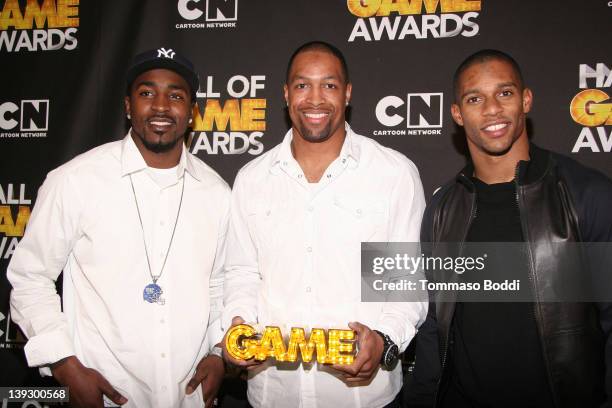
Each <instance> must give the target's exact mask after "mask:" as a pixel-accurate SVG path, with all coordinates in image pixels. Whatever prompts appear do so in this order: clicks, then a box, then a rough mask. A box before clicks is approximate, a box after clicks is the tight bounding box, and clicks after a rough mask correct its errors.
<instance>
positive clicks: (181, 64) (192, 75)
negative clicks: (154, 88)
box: [126, 48, 200, 102]
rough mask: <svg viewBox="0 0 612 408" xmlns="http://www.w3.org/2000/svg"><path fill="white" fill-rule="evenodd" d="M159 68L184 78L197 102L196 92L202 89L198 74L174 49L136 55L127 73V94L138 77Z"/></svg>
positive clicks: (193, 98)
mask: <svg viewBox="0 0 612 408" xmlns="http://www.w3.org/2000/svg"><path fill="white" fill-rule="evenodd" d="M158 68H162V69H169V70H171V71H174V72H176V73H177V74H179V75H180V76H182V77H183V79H185V81H187V84H189V87H190V88H191V100H192V102H193V101H195V98H196V92H197V90H198V89H199V87H200V80H199V78H198V74H197V73H196V72H195V69H194V68H193V64H192V63H191V61H189V60H188V59H187V58H185V57H184V56H182V55H181V54H179V53H177V52H176V51H175V50H174V49H173V48H157V49H152V50H148V51H145V52H142V53H140V54H138V55H136V56H135V57H134V59H133V60H132V66H131V67H130V69H128V72H127V78H126V85H127V88H126V90H127V94H128V95H129V94H130V88H131V87H132V82H134V80H135V79H136V77H138V75H140V74H142V73H143V72H146V71H150V70H152V69H158Z"/></svg>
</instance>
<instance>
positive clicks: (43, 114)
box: [0, 99, 49, 138]
mask: <svg viewBox="0 0 612 408" xmlns="http://www.w3.org/2000/svg"><path fill="white" fill-rule="evenodd" d="M47 130H49V99H24V100H22V101H18V102H17V103H15V102H3V103H0V138H14V137H21V138H32V137H47Z"/></svg>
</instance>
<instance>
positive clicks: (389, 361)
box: [385, 344, 399, 367]
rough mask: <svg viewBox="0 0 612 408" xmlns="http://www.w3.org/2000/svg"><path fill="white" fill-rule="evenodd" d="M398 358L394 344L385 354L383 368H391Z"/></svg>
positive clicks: (397, 350) (397, 351)
mask: <svg viewBox="0 0 612 408" xmlns="http://www.w3.org/2000/svg"><path fill="white" fill-rule="evenodd" d="M398 357H399V348H398V347H397V345H396V344H393V345H391V347H389V349H388V350H387V354H385V366H386V367H391V366H392V365H393V364H395V362H396V361H397V358H398Z"/></svg>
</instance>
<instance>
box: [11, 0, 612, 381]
mask: <svg viewBox="0 0 612 408" xmlns="http://www.w3.org/2000/svg"><path fill="white" fill-rule="evenodd" d="M611 21H612V1H609V0H587V1H583V0H580V1H579V0H565V1H559V0H557V1H553V0H538V1H524V0H523V1H522V0H395V1H393V0H348V1H342V0H292V1H288V0H265V1H264V0H259V1H255V0H148V1H138V0H133V1H127V0H122V1H94V0H90V1H87V0H0V61H1V66H2V71H1V72H2V74H1V76H0V168H1V171H0V367H2V369H1V370H0V385H3V386H6V385H22V384H34V383H35V382H36V381H38V379H39V377H38V373H37V371H36V370H29V369H27V367H26V364H25V359H24V357H23V350H22V349H23V345H24V342H25V339H24V338H23V336H22V334H21V333H20V332H19V329H18V328H17V327H16V326H15V325H14V324H13V323H12V321H11V315H10V311H9V291H10V288H9V284H8V282H7V280H6V267H7V265H8V263H9V261H10V259H11V255H12V254H13V252H14V250H15V247H16V246H17V245H18V243H19V240H20V239H21V237H22V236H23V234H24V231H25V229H26V228H27V222H28V219H29V216H30V213H31V211H32V208H33V206H34V204H35V202H36V194H37V190H38V188H39V187H40V185H41V184H42V182H43V180H44V178H45V176H46V174H47V173H48V172H49V171H50V170H52V169H53V168H55V167H57V166H58V165H60V164H62V163H63V162H65V161H67V160H69V159H71V158H73V157H74V156H75V155H77V154H80V153H82V152H84V151H86V150H88V149H90V148H92V147H94V146H97V145H99V144H102V143H105V142H109V141H113V140H117V139H120V138H122V137H123V136H124V135H125V132H126V130H127V124H126V122H125V115H124V112H123V97H124V95H125V79H124V78H125V72H126V69H127V67H128V65H129V61H130V60H131V58H132V57H133V55H135V54H136V53H138V52H140V51H142V50H144V49H149V48H160V47H164V48H172V49H175V50H178V51H180V52H181V53H183V54H185V55H187V56H188V57H190V58H191V59H192V61H193V62H194V63H195V65H196V67H197V70H198V72H199V75H200V78H201V89H200V92H199V93H198V96H197V99H198V100H197V102H198V112H197V115H195V119H196V120H195V121H194V129H193V133H192V134H191V136H190V147H189V149H190V150H191V152H193V153H194V154H196V155H197V156H198V157H200V158H202V159H203V160H204V161H205V162H207V163H208V164H210V165H211V166H212V167H213V168H214V169H215V170H217V171H218V172H219V173H220V174H221V175H222V176H223V177H224V178H225V179H226V180H227V181H228V182H229V183H230V184H231V183H232V182H233V180H234V177H235V175H236V173H237V171H238V169H239V168H240V167H241V166H243V165H244V164H245V163H247V162H248V161H249V160H252V159H254V158H256V157H257V156H259V155H261V154H262V153H263V152H265V151H267V150H269V149H270V148H272V147H273V146H275V145H276V144H277V143H279V142H280V141H281V139H282V137H283V135H284V134H285V132H286V130H287V129H288V127H289V124H288V122H287V115H286V112H285V104H284V101H283V98H282V86H283V82H284V76H285V70H286V65H287V60H288V58H289V56H290V55H291V53H292V51H293V50H294V49H295V48H297V47H298V46H299V45H300V44H302V43H304V42H307V41H311V40H324V41H327V42H330V43H332V44H334V45H336V46H337V47H338V48H340V49H341V50H342V51H343V52H344V53H345V55H346V58H347V61H348V65H349V70H350V75H351V79H352V82H353V98H352V101H351V105H350V107H349V116H348V117H349V122H350V124H351V126H352V127H353V129H355V130H356V131H357V132H358V133H361V134H363V135H366V136H369V137H372V138H374V139H376V140H377V141H379V142H380V143H382V144H383V145H386V146H390V147H392V148H394V149H396V150H399V151H400V152H402V153H404V154H405V155H407V156H408V157H409V158H410V159H412V160H413V161H414V162H415V164H416V165H417V166H418V168H419V170H420V173H421V177H422V180H423V184H424V186H425V190H426V194H427V196H430V195H431V193H432V192H433V191H434V190H435V188H437V187H438V186H439V185H440V184H442V183H443V182H444V181H445V180H448V179H449V178H451V177H452V176H453V175H454V174H455V173H456V172H457V171H458V170H459V169H460V168H461V167H462V166H463V165H464V163H465V160H466V158H465V141H464V135H463V134H462V132H461V129H460V128H458V127H457V126H455V125H454V123H453V122H452V119H451V117H450V113H449V107H450V104H451V102H452V94H451V88H452V84H451V78H452V74H453V71H454V69H455V68H456V66H457V65H458V64H459V63H460V62H461V61H462V60H463V58H465V57H466V56H467V55H468V54H471V53H472V52H475V51H477V50H479V49H482V48H497V49H500V50H503V51H506V52H508V53H510V54H511V55H513V56H514V57H515V58H516V59H517V61H518V62H519V64H520V65H521V66H522V69H523V73H524V76H525V80H526V83H527V85H528V86H529V87H531V88H532V90H533V93H534V107H533V110H532V112H531V113H530V115H529V118H530V119H529V121H528V128H529V133H530V137H531V139H532V140H533V141H534V142H535V143H536V144H539V145H540V146H542V147H545V148H549V149H552V150H555V151H557V152H560V153H562V154H565V155H568V156H571V157H572V158H575V159H576V160H578V161H580V162H582V163H585V164H587V165H589V166H591V167H594V168H597V169H599V170H600V171H602V172H603V173H605V174H606V175H608V176H610V177H612V115H611V107H612V104H611V102H610V94H611V92H612V89H611V85H612V74H611V71H610V69H611V68H612V61H611V59H612V58H611V53H610V51H611V48H610V38H612V24H610V23H611ZM108 255H109V256H113V254H112V253H109V254H108Z"/></svg>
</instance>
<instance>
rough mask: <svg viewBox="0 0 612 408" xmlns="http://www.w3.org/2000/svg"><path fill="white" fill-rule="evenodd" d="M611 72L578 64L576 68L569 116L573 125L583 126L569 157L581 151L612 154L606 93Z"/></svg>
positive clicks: (611, 120)
mask: <svg viewBox="0 0 612 408" xmlns="http://www.w3.org/2000/svg"><path fill="white" fill-rule="evenodd" d="M611 86H612V72H611V70H610V68H609V67H608V66H607V65H606V64H604V63H601V62H600V63H597V64H595V67H592V66H590V65H588V64H580V66H579V68H578V87H579V88H580V89H583V90H582V91H580V92H578V94H576V96H574V98H573V99H572V101H571V102H570V115H571V117H572V119H573V120H574V122H576V123H578V124H579V125H582V126H584V127H583V128H582V131H581V132H580V134H579V135H578V138H577V139H576V143H575V144H574V147H573V149H572V153H577V152H579V151H580V150H582V149H587V150H590V151H591V152H593V153H599V152H602V151H603V152H607V153H610V152H611V151H612V131H611V129H612V101H611V100H610V95H609V91H608V92H606V91H604V90H602V88H603V89H609V88H610V87H611Z"/></svg>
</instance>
